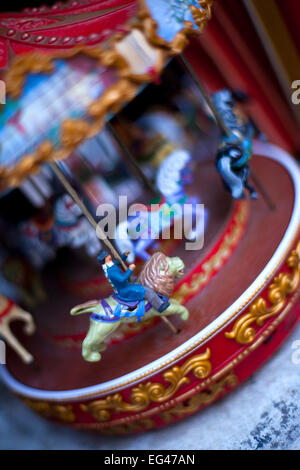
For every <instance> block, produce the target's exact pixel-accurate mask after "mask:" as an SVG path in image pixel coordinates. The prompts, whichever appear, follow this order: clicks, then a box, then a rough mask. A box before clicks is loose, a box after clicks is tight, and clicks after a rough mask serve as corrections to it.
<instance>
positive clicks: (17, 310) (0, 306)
mask: <svg viewBox="0 0 300 470" xmlns="http://www.w3.org/2000/svg"><path fill="white" fill-rule="evenodd" d="M17 320H18V321H22V322H24V323H25V327H24V331H25V333H26V334H27V335H33V334H34V332H35V324H34V321H33V318H32V316H31V315H30V313H28V312H25V310H23V309H22V308H21V307H19V306H18V305H16V304H15V303H14V302H13V301H12V300H10V299H8V298H6V297H4V296H3V295H2V294H0V336H1V337H2V338H3V339H4V340H5V342H6V343H7V344H8V345H9V346H10V347H11V348H12V349H13V350H14V351H15V352H16V353H17V354H18V356H20V358H21V359H22V361H23V362H25V364H30V363H32V362H33V360H34V358H33V356H32V355H31V354H30V353H29V352H28V351H27V350H26V349H25V348H24V347H23V346H22V344H21V343H20V341H19V340H18V339H17V338H16V337H15V335H14V334H13V333H12V331H11V329H10V323H11V322H12V321H17Z"/></svg>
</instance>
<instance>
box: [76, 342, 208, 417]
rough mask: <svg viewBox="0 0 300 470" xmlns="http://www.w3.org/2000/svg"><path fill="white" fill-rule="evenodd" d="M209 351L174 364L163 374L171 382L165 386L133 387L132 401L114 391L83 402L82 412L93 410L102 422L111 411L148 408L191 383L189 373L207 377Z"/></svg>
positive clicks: (199, 377)
mask: <svg viewBox="0 0 300 470" xmlns="http://www.w3.org/2000/svg"><path fill="white" fill-rule="evenodd" d="M209 358H210V350H209V349H207V350H206V352H205V353H204V354H200V355H197V356H194V357H192V358H190V359H189V360H188V361H186V362H185V363H184V364H183V365H182V366H181V367H178V366H174V367H172V369H169V370H168V371H166V372H165V373H164V374H163V379H164V380H165V381H166V382H168V383H170V385H169V386H168V387H165V385H163V384H162V383H158V382H156V383H152V382H147V383H146V384H139V385H138V386H137V387H134V388H133V389H132V391H131V394H130V402H126V401H125V400H124V399H123V396H122V395H121V393H115V394H113V395H109V396H108V397H106V398H104V399H100V400H95V401H93V402H91V403H88V404H87V405H86V404H82V405H81V409H82V411H86V412H89V413H91V415H92V416H93V417H94V418H95V419H96V420H97V421H99V422H104V421H108V420H109V419H110V417H111V411H115V412H117V413H120V412H125V413H128V412H130V413H137V412H140V411H143V410H145V409H146V408H148V406H149V405H150V404H151V403H163V402H165V401H166V400H168V399H170V398H171V397H172V396H173V395H174V394H175V393H176V392H177V390H178V389H179V388H180V387H181V386H182V385H183V384H188V383H189V382H190V379H189V378H188V377H187V375H188V374H189V373H190V372H193V374H194V376H195V377H196V378H198V379H199V380H201V379H204V378H206V377H208V375H209V374H210V372H211V363H210V360H209Z"/></svg>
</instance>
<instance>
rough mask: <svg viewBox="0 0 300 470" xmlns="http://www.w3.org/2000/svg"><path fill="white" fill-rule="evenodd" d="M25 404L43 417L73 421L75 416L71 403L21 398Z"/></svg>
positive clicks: (67, 421)
mask: <svg viewBox="0 0 300 470" xmlns="http://www.w3.org/2000/svg"><path fill="white" fill-rule="evenodd" d="M21 399H22V400H23V402H24V403H25V405H27V406H29V408H31V409H32V410H33V411H35V412H36V413H38V414H39V415H41V416H43V417H44V418H53V419H56V420H59V421H62V422H66V423H74V421H75V419H76V416H75V414H74V412H73V407H72V405H52V404H50V403H47V402H44V401H36V400H30V399H29V398H22V397H21Z"/></svg>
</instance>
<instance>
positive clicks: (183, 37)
mask: <svg viewBox="0 0 300 470" xmlns="http://www.w3.org/2000/svg"><path fill="white" fill-rule="evenodd" d="M139 3H140V6H141V9H140V12H139V15H138V16H139V18H140V19H141V20H142V24H143V31H144V33H145V36H146V38H147V39H148V41H149V42H150V44H152V45H153V46H156V47H164V48H166V49H168V50H169V53H170V54H171V55H177V54H181V52H182V51H183V49H184V48H185V46H186V45H187V43H188V39H187V36H189V35H192V34H195V33H196V32H198V33H202V31H203V29H204V28H205V26H206V25H207V23H208V21H209V20H210V19H211V10H212V4H213V0H198V3H199V5H200V8H197V7H196V6H193V5H191V7H190V10H191V13H192V15H193V18H194V21H195V23H196V24H197V26H198V31H195V29H194V27H193V24H192V23H191V22H189V21H186V22H185V23H184V28H183V29H181V30H180V31H178V33H177V34H176V35H175V37H174V38H173V40H172V41H171V42H167V41H166V40H165V39H163V38H161V37H160V36H159V35H158V33H157V29H158V28H157V23H156V21H155V20H154V19H153V18H152V16H151V13H150V10H149V8H148V5H147V4H146V2H145V1H144V0H139Z"/></svg>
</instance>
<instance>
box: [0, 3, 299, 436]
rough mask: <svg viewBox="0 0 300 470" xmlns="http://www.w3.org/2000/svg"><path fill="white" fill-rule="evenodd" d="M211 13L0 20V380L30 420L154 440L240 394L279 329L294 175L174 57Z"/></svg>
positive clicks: (63, 14) (78, 11)
mask: <svg viewBox="0 0 300 470" xmlns="http://www.w3.org/2000/svg"><path fill="white" fill-rule="evenodd" d="M211 8H212V0H198V1H197V0H190V1H186V2H180V1H178V2H177V1H171V0H169V1H168V0H153V1H152V0H151V1H147V0H140V1H136V0H127V1H126V2H125V1H122V0H105V1H101V2H98V1H93V0H90V1H86V0H81V1H77V2H72V3H66V4H57V5H54V7H52V8H50V7H49V8H48V7H41V8H39V9H32V10H26V11H25V12H23V13H22V14H20V13H18V14H15V15H13V14H2V15H1V16H0V24H1V29H0V34H1V44H2V46H3V49H2V55H1V66H2V69H1V70H2V74H1V78H2V80H3V82H2V83H5V85H6V92H7V97H6V102H5V103H3V104H2V107H1V114H0V120H1V121H0V141H1V148H0V186H1V196H0V230H1V297H0V300H1V301H0V334H1V336H2V338H3V339H4V341H5V343H6V345H7V348H6V361H5V362H6V364H5V365H1V366H0V373H1V377H2V380H3V381H4V383H5V384H6V385H7V386H8V387H9V388H10V389H11V390H12V392H13V393H15V394H16V395H17V396H18V397H19V398H20V399H21V400H22V401H23V402H24V403H25V404H26V405H27V406H29V407H30V408H32V410H34V411H35V412H37V413H38V414H40V415H42V416H43V417H45V418H48V419H50V420H53V421H56V422H59V423H63V424H67V425H69V426H72V427H73V428H77V429H84V430H92V431H97V432H100V433H103V434H125V433H133V432H140V431H146V430H149V429H153V428H156V427H160V426H163V425H166V424H170V423H173V422H175V421H177V420H179V419H181V418H183V417H186V416H188V415H190V414H192V413H194V412H196V411H198V410H200V409H201V408H203V407H205V406H207V405H209V404H211V403H213V402H214V401H215V400H217V399H218V398H220V397H222V396H224V395H225V394H226V393H228V392H229V391H231V390H233V389H234V388H235V387H236V386H237V385H238V384H240V383H241V382H242V381H244V380H245V379H246V378H247V377H249V376H250V375H251V374H252V373H253V372H254V371H255V370H256V369H257V368H258V367H259V366H260V365H261V364H262V363H263V362H264V361H265V360H266V359H267V358H269V357H270V356H271V355H272V354H273V353H274V351H275V350H276V349H277V348H278V347H279V345H280V344H281V343H282V341H283V340H284V339H285V338H286V337H287V335H288V334H289V333H290V331H291V330H292V328H293V326H294V325H295V324H296V322H297V320H298V318H299V315H300V308H299V306H300V304H299V301H298V296H299V284H300V237H299V222H300V221H299V213H300V212H299V211H300V193H299V188H300V172H299V169H298V166H297V164H296V162H295V161H294V160H293V158H292V157H290V156H289V155H288V154H287V153H286V152H285V151H284V150H282V149H281V148H279V147H277V146H274V145H272V144H271V143H269V142H267V141H266V138H265V137H264V136H263V135H262V134H261V132H260V130H259V129H258V127H257V126H256V124H255V122H254V121H253V120H251V119H250V118H248V117H247V114H246V113H245V111H244V103H245V101H246V100H247V97H246V96H245V95H243V94H242V93H237V92H235V91H231V90H225V89H224V90H219V91H217V92H216V93H213V94H212V95H210V94H208V93H207V91H206V87H205V85H204V86H203V85H202V84H201V83H200V81H199V78H198V76H197V74H196V72H195V71H194V69H193V67H192V65H191V63H190V62H189V61H188V60H187V58H186V57H185V55H184V48H185V46H186V44H187V43H188V40H189V37H190V36H192V35H197V34H199V33H201V32H202V31H203V29H204V28H205V26H206V23H207V22H208V20H210V18H211ZM199 61H200V62H201V57H199ZM128 206H131V208H132V207H134V208H135V212H134V211H133V212H129V211H128V210H127V209H128ZM183 207H184V211H183ZM111 208H114V211H112V212H114V214H113V215H114V216H115V218H113V217H108V215H107V214H108V213H109V211H111ZM185 210H187V212H185ZM110 215H111V214H110ZM183 218H184V228H185V229H186V230H184V237H183V236H182V235H181V236H178V234H177V233H176V231H175V226H177V227H178V224H179V225H180V223H181V226H182V224H183ZM186 219H187V220H188V221H189V223H187V224H186V223H185V222H186ZM112 220H113V223H111V221H112ZM88 314H89V315H88ZM3 362H4V361H3Z"/></svg>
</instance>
